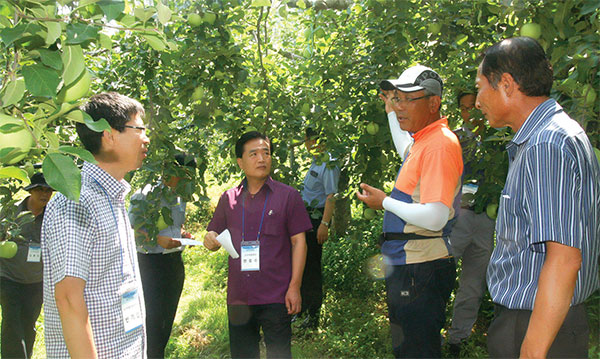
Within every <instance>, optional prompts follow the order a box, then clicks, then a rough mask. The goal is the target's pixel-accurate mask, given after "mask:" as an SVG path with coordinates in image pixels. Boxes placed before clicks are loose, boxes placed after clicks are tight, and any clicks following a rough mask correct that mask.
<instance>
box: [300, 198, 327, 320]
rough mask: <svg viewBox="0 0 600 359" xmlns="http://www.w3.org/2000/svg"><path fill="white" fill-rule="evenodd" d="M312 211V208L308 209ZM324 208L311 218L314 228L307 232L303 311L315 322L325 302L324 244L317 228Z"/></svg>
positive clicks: (301, 289)
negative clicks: (320, 242)
mask: <svg viewBox="0 0 600 359" xmlns="http://www.w3.org/2000/svg"><path fill="white" fill-rule="evenodd" d="M308 211H309V213H311V209H308ZM322 213H323V209H322V208H321V209H320V214H321V216H319V217H318V218H312V215H311V218H310V221H311V223H312V226H313V229H312V230H311V231H308V232H306V247H307V248H306V264H305V265H304V274H302V287H300V295H302V313H307V314H308V315H310V316H311V318H312V320H313V321H315V324H318V322H319V313H320V311H321V304H323V272H322V269H321V258H322V256H323V245H322V244H319V242H318V241H317V229H318V228H319V225H320V224H321V220H322V218H323V216H322Z"/></svg>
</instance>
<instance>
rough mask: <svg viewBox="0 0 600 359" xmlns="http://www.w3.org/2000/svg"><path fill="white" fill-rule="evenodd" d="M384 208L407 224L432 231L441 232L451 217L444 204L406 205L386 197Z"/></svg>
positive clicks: (448, 209)
mask: <svg viewBox="0 0 600 359" xmlns="http://www.w3.org/2000/svg"><path fill="white" fill-rule="evenodd" d="M383 208H385V210H386V211H390V212H392V213H393V214H395V215H396V216H398V217H400V218H402V219H403V220H404V221H405V222H406V223H410V224H412V225H415V226H418V227H421V228H425V229H427V230H430V231H439V230H441V229H442V228H444V226H445V225H446V223H448V216H449V215H450V208H448V207H446V205H445V204H443V203H442V202H432V203H425V204H421V203H406V202H402V201H398V200H396V199H393V198H390V197H386V198H385V199H384V200H383Z"/></svg>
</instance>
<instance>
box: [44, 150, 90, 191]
mask: <svg viewBox="0 0 600 359" xmlns="http://www.w3.org/2000/svg"><path fill="white" fill-rule="evenodd" d="M42 170H43V171H44V177H45V178H46V182H48V184H49V185H50V186H51V187H52V188H54V189H55V190H57V191H59V192H61V193H62V194H64V195H65V196H66V197H67V198H68V199H70V200H71V201H74V202H79V193H80V192H81V173H80V172H79V169H78V168H77V166H76V165H75V163H74V162H73V159H72V158H71V157H68V156H65V155H63V154H60V153H49V154H48V155H47V156H46V158H44V162H43V164H42Z"/></svg>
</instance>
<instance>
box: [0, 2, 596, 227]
mask: <svg viewBox="0 0 600 359" xmlns="http://www.w3.org/2000/svg"><path fill="white" fill-rule="evenodd" d="M530 23H535V24H538V25H539V26H540V28H541V37H540V39H539V41H540V42H541V43H542V45H543V46H544V48H545V49H546V51H547V53H548V55H549V57H550V58H551V61H552V65H553V67H554V72H555V86H554V87H553V93H552V96H553V97H554V98H556V99H557V100H558V101H559V102H560V103H561V104H562V105H563V107H565V109H566V111H567V113H569V114H570V115H571V116H572V117H573V118H575V119H576V120H577V121H579V122H580V123H581V125H582V126H583V127H584V128H585V129H586V131H587V133H588V135H589V136H590V138H591V140H592V143H593V145H594V146H596V147H598V146H599V145H600V143H599V142H600V139H599V138H600V136H599V133H600V124H599V122H600V119H599V115H598V113H599V110H600V109H599V105H598V101H597V100H596V97H597V96H596V94H597V91H598V88H599V85H600V79H599V76H598V73H599V72H598V71H599V66H598V59H599V55H600V54H599V52H600V50H599V47H598V40H599V39H598V32H599V31H600V4H599V3H598V2H597V1H595V0H564V1H542V0H537V1H533V0H532V1H525V0H512V1H511V0H502V1H493V0H474V1H462V0H442V1H426V0H397V1H388V0H358V1H348V0H314V1H313V0H298V1H277V0H274V1H271V0H201V1H189V0H169V1H160V0H154V1H153V0H145V1H143V2H142V1H130V0H127V1H124V0H82V1H68V0H61V1H49V0H0V66H1V67H2V69H3V76H2V79H1V83H0V101H1V102H0V106H1V108H0V112H1V115H2V116H4V115H7V116H10V117H13V118H16V119H17V120H18V123H19V124H18V125H15V124H14V123H10V124H9V123H5V122H1V123H0V132H2V133H14V132H18V131H26V132H27V133H29V134H30V135H31V136H33V139H34V143H33V146H32V148H29V146H24V147H20V144H6V143H1V144H0V161H2V163H3V167H2V168H0V177H4V178H6V179H4V180H3V181H22V182H24V183H26V182H27V181H28V178H27V175H26V173H25V171H24V170H25V168H26V167H28V166H31V163H40V162H41V163H42V164H43V166H42V168H43V171H44V173H45V175H46V178H47V180H48V182H49V183H50V184H51V185H52V186H53V187H54V188H55V189H57V190H59V191H60V192H62V193H64V194H65V195H67V196H68V197H69V198H72V199H77V198H78V196H79V186H80V185H79V183H80V179H79V178H80V177H79V176H80V175H79V170H78V168H77V164H79V163H81V160H82V159H85V160H89V161H93V158H92V157H91V155H90V154H89V153H88V152H87V151H85V150H83V149H82V147H81V146H80V145H79V143H78V141H77V140H76V135H75V133H74V124H75V123H76V122H82V123H86V124H87V125H88V127H90V128H92V129H95V130H98V131H101V130H103V129H105V128H106V123H102V122H101V123H94V122H92V121H91V119H90V118H89V117H88V116H86V115H85V114H83V113H82V112H81V111H79V110H77V106H78V105H80V104H81V103H82V102H83V101H85V99H86V97H87V96H89V95H91V94H93V93H99V92H102V91H118V92H120V93H123V94H125V95H128V96H131V97H133V98H136V99H139V100H140V101H141V102H142V103H143V104H144V106H145V107H146V109H147V121H148V126H149V128H150V133H149V135H150V139H151V145H150V150H151V155H150V157H149V158H148V161H147V162H146V164H145V165H144V170H143V171H140V172H138V173H139V176H138V177H136V179H135V180H134V181H136V183H142V182H143V183H152V182H155V181H156V180H157V179H158V178H159V177H161V176H162V175H165V174H166V175H168V174H169V173H172V171H173V165H172V164H171V163H172V157H173V154H174V153H176V152H177V151H179V150H185V151H187V152H188V153H191V154H192V155H194V156H196V157H197V158H198V161H199V173H198V174H197V176H198V177H197V178H198V183H199V184H200V186H198V187H197V188H193V189H191V190H192V191H194V196H193V198H194V199H195V200H196V201H201V200H205V199H206V197H205V196H204V193H205V192H204V186H205V184H206V183H205V182H206V180H207V179H205V177H204V174H205V171H206V170H209V171H210V172H211V173H212V176H211V177H210V178H214V179H216V181H218V182H219V183H222V182H225V181H227V180H229V179H230V177H231V176H232V175H233V176H238V174H239V170H238V169H237V166H236V164H235V159H234V158H233V157H234V156H233V150H232V147H233V144H234V142H235V140H236V139H237V138H238V137H239V135H241V134H242V133H243V132H244V131H247V130H249V129H258V130H260V131H264V132H266V133H267V134H269V135H270V137H271V138H272V139H273V142H274V150H273V155H274V171H273V176H274V177H275V178H276V179H279V180H282V181H284V182H286V183H289V184H292V185H296V184H298V183H299V182H300V180H301V175H302V173H303V171H302V168H301V167H302V165H303V162H302V161H298V160H297V158H296V157H297V156H298V154H299V151H298V149H297V148H296V145H297V144H298V143H299V142H301V141H302V139H303V130H304V128H305V127H306V126H308V125H311V126H316V127H318V128H320V129H322V130H323V132H324V134H325V137H326V138H327V142H326V146H327V150H328V151H329V152H330V153H331V155H332V157H333V158H335V161H336V162H337V163H338V165H340V167H341V168H342V192H343V193H341V194H340V196H341V197H347V196H351V195H352V193H353V192H354V191H355V189H356V188H357V185H358V183H359V182H361V181H362V182H367V183H370V184H372V185H375V186H382V185H383V184H384V182H385V181H389V180H391V179H393V177H394V175H395V173H396V172H397V170H398V168H399V164H400V162H399V156H398V155H397V154H396V153H394V150H393V146H392V143H391V139H390V136H389V131H388V126H387V119H386V116H385V114H384V110H383V105H382V104H381V103H380V101H379V99H378V97H377V89H378V83H379V81H380V80H381V79H386V78H393V77H397V76H398V75H399V74H400V72H401V71H402V70H403V69H404V68H406V67H407V66H410V65H413V64H416V63H421V64H424V65H427V66H430V67H432V68H434V69H435V70H437V71H438V72H439V73H440V74H441V75H442V77H443V78H444V80H445V94H444V99H443V107H442V112H443V114H445V115H448V116H449V118H450V122H451V124H452V125H459V124H460V122H459V120H458V118H459V117H458V106H457V104H456V95H457V94H458V93H459V92H460V91H463V90H469V89H471V90H472V89H473V82H474V76H475V73H476V69H477V65H478V62H479V61H478V57H479V55H480V53H481V52H482V50H484V49H485V48H487V47H488V46H490V45H491V44H493V43H494V42H496V41H498V40H500V39H503V38H507V37H512V36H518V35H519V34H520V31H521V30H522V29H523V27H524V26H526V24H530ZM526 27H529V28H531V26H530V25H528V26H526ZM0 118H4V117H0ZM370 123H374V124H377V125H378V127H379V131H377V132H376V134H375V135H372V134H369V133H368V132H367V126H368V125H369V124H370ZM501 139H505V138H504V137H501ZM495 143H497V144H498V146H501V143H502V141H496V142H495ZM499 148H500V149H501V148H502V147H499ZM501 152H502V151H498V153H501ZM23 154H26V156H25V157H24V158H22V159H21V158H19V157H22V156H23ZM17 160H18V161H17ZM13 162H14V163H13ZM490 176H496V177H498V178H495V179H494V182H495V183H498V186H500V187H501V185H502V183H503V178H501V177H502V174H501V173H496V174H494V173H493V172H491V173H490ZM487 196H488V197H489V196H492V197H493V194H491V193H488V194H487ZM5 198H8V197H5ZM157 216H158V214H157V213H156V216H154V217H157Z"/></svg>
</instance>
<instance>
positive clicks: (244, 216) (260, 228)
mask: <svg viewBox="0 0 600 359" xmlns="http://www.w3.org/2000/svg"><path fill="white" fill-rule="evenodd" d="M248 193H250V192H248ZM268 198H269V193H268V192H267V193H266V194H265V204H264V205H263V210H262V216H261V217H260V225H259V226H258V234H257V235H256V240H257V241H259V242H260V232H261V231H262V225H263V221H264V219H265V211H266V210H267V199H268ZM245 212H246V196H244V200H243V201H242V242H243V241H244V240H245V238H246V235H245V233H246V214H245Z"/></svg>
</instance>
